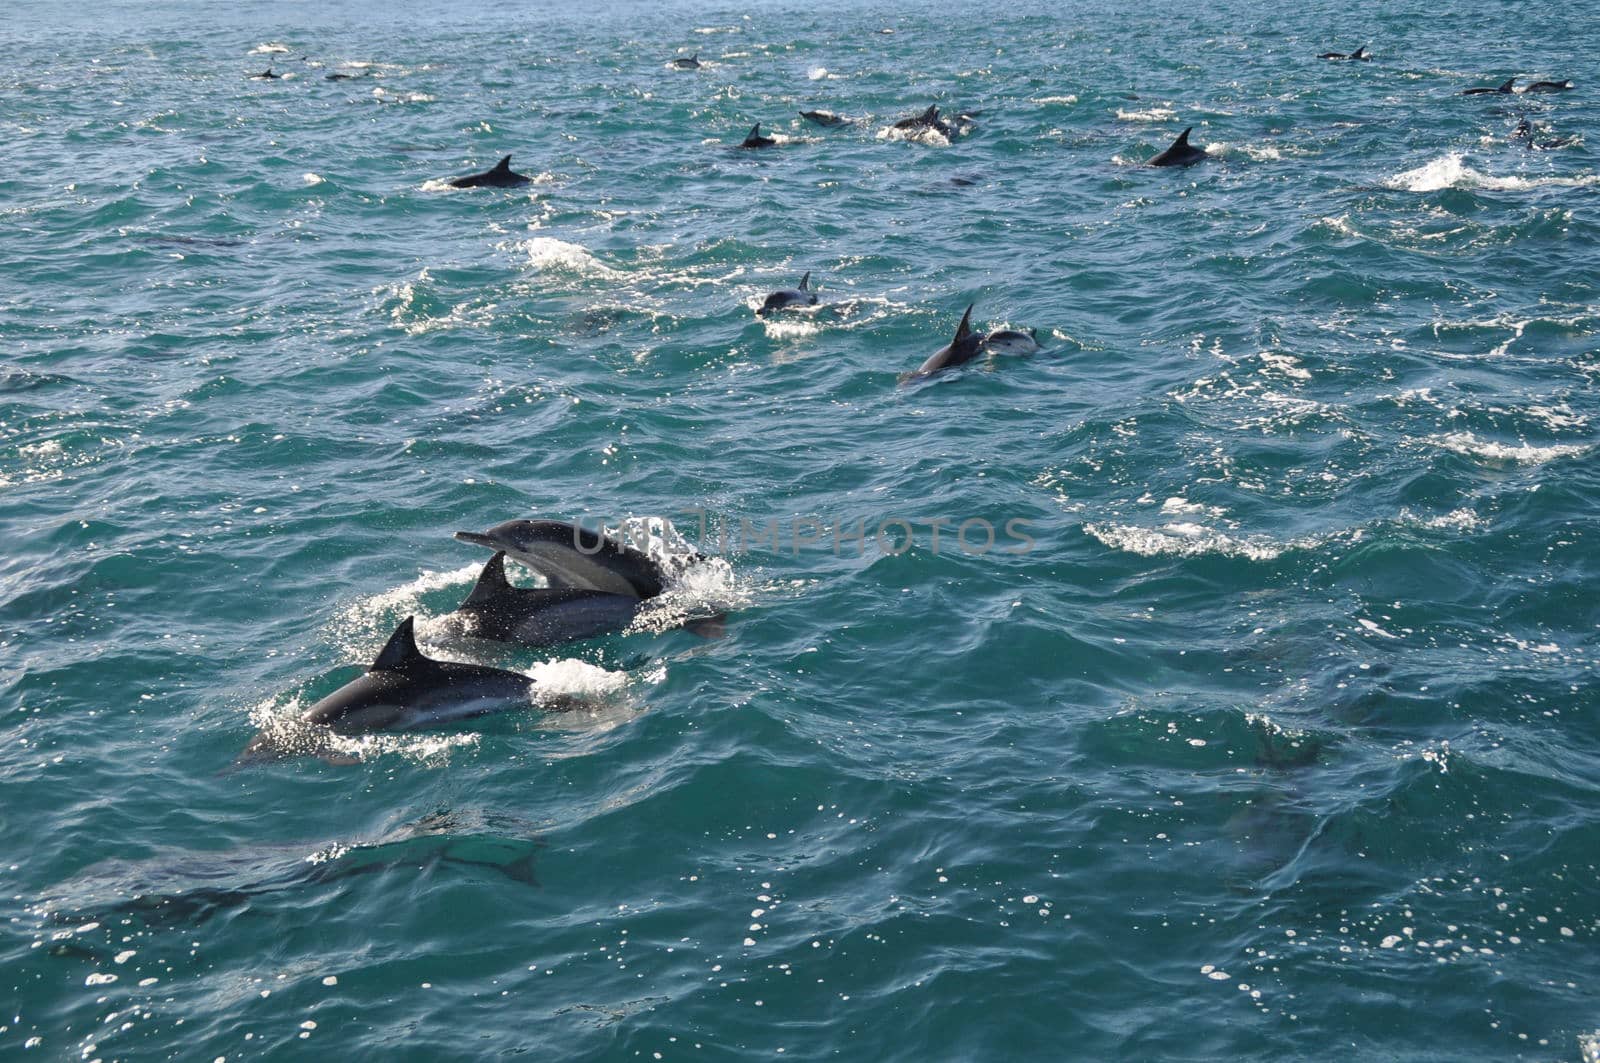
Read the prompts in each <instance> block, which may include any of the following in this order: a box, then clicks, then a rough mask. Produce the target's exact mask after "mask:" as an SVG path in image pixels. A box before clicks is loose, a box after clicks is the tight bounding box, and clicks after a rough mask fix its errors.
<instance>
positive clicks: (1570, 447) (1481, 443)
mask: <svg viewBox="0 0 1600 1063" xmlns="http://www.w3.org/2000/svg"><path fill="white" fill-rule="evenodd" d="M1427 442H1429V443H1431V444H1433V445H1434V446H1436V447H1439V448H1441V449H1443V450H1448V451H1450V452H1452V453H1454V454H1462V455H1465V456H1466V457H1469V458H1482V459H1484V460H1486V461H1510V462H1517V463H1519V464H1522V465H1543V464H1544V463H1545V462H1547V461H1554V460H1555V459H1557V458H1570V457H1574V456H1576V455H1578V454H1582V453H1584V452H1585V451H1587V450H1588V449H1589V445H1588V444H1586V443H1551V444H1549V445H1548V446H1543V447H1536V446H1534V445H1532V444H1531V443H1519V444H1517V445H1515V446H1512V445H1509V444H1506V443H1497V442H1495V441H1493V440H1487V439H1479V438H1478V437H1477V436H1475V435H1473V434H1472V433H1471V432H1450V433H1447V434H1445V435H1442V436H1430V437H1429V438H1428V440H1427Z"/></svg>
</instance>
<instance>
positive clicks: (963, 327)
mask: <svg viewBox="0 0 1600 1063" xmlns="http://www.w3.org/2000/svg"><path fill="white" fill-rule="evenodd" d="M975 305H977V304H975V303H968V304H967V312H966V313H965V314H962V315H961V324H959V325H957V326H956V338H955V339H953V340H951V341H950V342H951V343H960V342H961V341H962V340H964V339H966V338H967V337H968V336H970V335H972V308H973V306H975Z"/></svg>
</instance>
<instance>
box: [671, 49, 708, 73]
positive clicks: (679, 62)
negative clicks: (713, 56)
mask: <svg viewBox="0 0 1600 1063" xmlns="http://www.w3.org/2000/svg"><path fill="white" fill-rule="evenodd" d="M701 65H702V64H701V62H700V53H699V52H696V53H694V54H693V55H691V56H690V57H689V58H687V59H684V58H682V57H681V56H680V57H679V58H677V59H674V60H673V61H672V66H673V69H675V70H699V69H700V67H701Z"/></svg>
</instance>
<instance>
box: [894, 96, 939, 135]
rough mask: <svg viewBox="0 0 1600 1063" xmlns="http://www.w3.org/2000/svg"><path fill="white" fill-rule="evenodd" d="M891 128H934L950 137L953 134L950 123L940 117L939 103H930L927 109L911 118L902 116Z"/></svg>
mask: <svg viewBox="0 0 1600 1063" xmlns="http://www.w3.org/2000/svg"><path fill="white" fill-rule="evenodd" d="M890 128H893V129H911V130H916V129H934V130H937V131H938V132H940V133H942V134H943V135H944V136H946V137H949V136H950V135H951V134H952V130H951V129H950V125H949V123H947V122H946V121H945V120H944V119H942V118H940V117H939V107H938V105H937V104H930V105H929V107H928V109H927V110H926V111H923V112H922V113H921V114H919V115H916V116H914V117H911V118H902V119H900V121H898V122H896V123H895V124H894V125H893V126H891V127H890Z"/></svg>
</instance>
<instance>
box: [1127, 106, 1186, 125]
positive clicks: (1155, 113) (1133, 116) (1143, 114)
mask: <svg viewBox="0 0 1600 1063" xmlns="http://www.w3.org/2000/svg"><path fill="white" fill-rule="evenodd" d="M1117 117H1118V118H1120V119H1121V120H1122V121H1124V122H1170V121H1172V120H1173V119H1174V118H1176V117H1178V112H1177V111H1174V110H1172V109H1171V108H1168V107H1151V108H1150V109H1148V110H1144V111H1124V110H1121V109H1120V108H1119V109H1118V110H1117Z"/></svg>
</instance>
